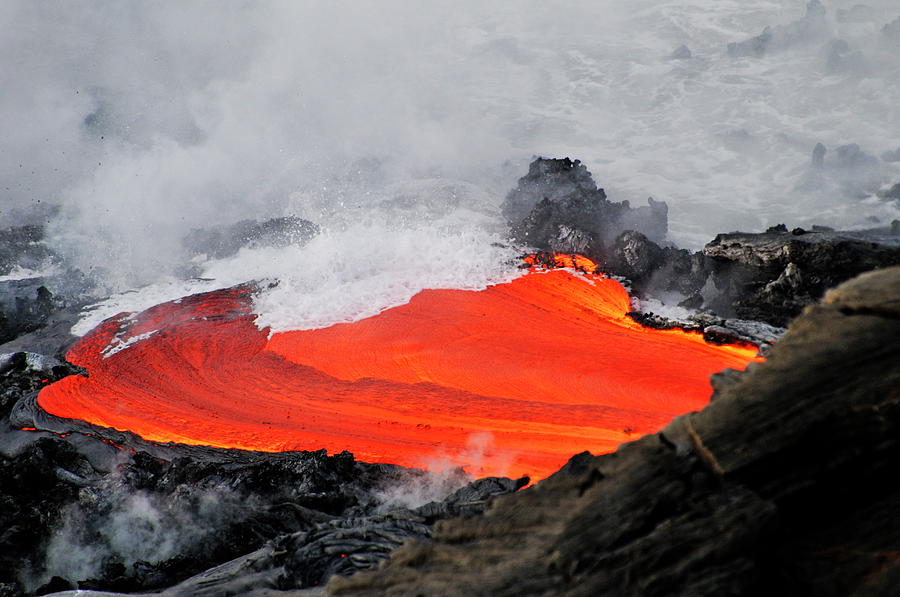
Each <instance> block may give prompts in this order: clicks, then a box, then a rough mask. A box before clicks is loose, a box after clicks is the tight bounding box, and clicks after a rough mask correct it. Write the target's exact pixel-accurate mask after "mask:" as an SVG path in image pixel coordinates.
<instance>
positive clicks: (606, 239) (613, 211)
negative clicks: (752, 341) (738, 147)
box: [504, 146, 900, 327]
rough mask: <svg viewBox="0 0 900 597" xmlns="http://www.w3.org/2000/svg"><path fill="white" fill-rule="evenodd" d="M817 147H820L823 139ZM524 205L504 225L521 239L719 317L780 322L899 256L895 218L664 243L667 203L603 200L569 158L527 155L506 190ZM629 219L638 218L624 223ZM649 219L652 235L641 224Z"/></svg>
mask: <svg viewBox="0 0 900 597" xmlns="http://www.w3.org/2000/svg"><path fill="white" fill-rule="evenodd" d="M847 147H849V146H847ZM856 149H857V150H858V147H857V148H856ZM838 152H839V153H840V154H841V155H843V156H844V157H845V158H846V160H850V161H853V160H855V159H863V158H861V157H859V155H858V152H854V151H853V150H852V149H847V148H845V147H842V148H839V150H838ZM819 153H820V154H821V155H820V156H819V157H823V156H824V147H822V149H821V151H819ZM854 156H856V157H854ZM814 157H815V156H814ZM540 197H543V198H542V199H539V198H540ZM535 202H536V203H535ZM530 205H534V207H533V208H532V209H531V211H530V212H528V213H527V215H526V216H524V218H523V219H522V220H521V221H520V222H519V223H518V224H514V225H513V226H512V228H511V234H512V236H513V237H514V238H515V239H517V240H518V241H519V242H522V243H523V244H526V245H528V246H531V247H535V248H537V249H540V250H544V251H553V252H560V253H581V254H584V255H587V256H588V257H590V258H591V259H593V260H595V261H597V262H598V263H599V264H600V267H601V269H602V270H603V271H604V272H607V273H610V274H613V275H616V276H621V277H624V278H626V279H628V280H629V282H630V283H631V287H632V289H633V290H634V292H635V293H636V295H637V296H639V297H641V298H644V297H648V296H656V297H659V296H669V297H672V296H678V297H680V299H681V305H682V306H684V307H688V308H691V309H704V310H706V311H711V312H712V313H713V314H715V315H716V316H718V317H719V318H720V319H735V318H736V319H743V320H754V321H761V322H766V323H768V324H770V325H773V326H776V327H784V326H785V325H787V323H788V322H789V321H790V320H791V319H792V318H793V317H796V316H797V315H798V314H799V313H800V311H801V310H802V309H803V307H804V306H806V305H809V304H811V303H813V302H815V301H816V300H818V299H819V298H821V297H822V295H823V294H824V292H825V291H826V290H827V289H828V288H832V287H834V286H835V285H837V284H839V283H841V282H843V281H846V280H849V279H850V278H852V277H854V276H856V275H858V274H860V273H862V272H865V271H869V270H872V269H876V268H883V267H889V266H892V265H897V264H900V228H897V227H896V226H895V227H892V228H883V229H872V230H866V231H834V230H831V229H829V228H824V227H814V228H813V230H811V231H806V230H802V229H800V228H795V229H793V230H790V231H789V230H788V228H787V227H786V226H784V225H779V226H773V227H772V228H770V229H769V230H767V231H766V232H764V233H741V232H733V233H728V234H720V235H718V236H717V237H716V238H715V239H714V240H712V241H711V242H710V243H708V244H707V245H706V246H705V247H704V248H703V250H702V251H699V252H695V253H691V252H690V251H687V250H685V249H678V248H676V247H671V246H662V245H661V241H662V239H663V238H664V236H665V221H666V220H665V214H666V208H665V204H664V203H659V202H655V201H652V200H651V207H650V208H649V209H648V208H640V209H638V210H632V209H630V208H629V207H627V204H621V203H610V202H609V201H608V200H607V199H606V194H605V193H604V192H603V190H602V189H597V188H596V185H594V182H593V179H592V178H591V175H590V173H589V172H588V171H587V169H586V168H585V167H584V166H583V165H582V164H581V163H580V162H579V161H578V160H575V161H574V162H573V161H570V160H569V159H568V158H565V159H557V160H550V159H544V158H539V159H537V160H535V161H534V162H532V164H531V166H530V168H529V172H528V175H527V176H525V177H523V178H522V179H520V180H519V185H518V186H517V187H516V189H515V190H513V191H512V192H510V194H509V195H508V196H507V198H506V202H505V203H504V210H505V213H506V215H507V217H508V218H509V219H510V221H515V218H516V217H518V216H519V215H521V214H522V213H525V211H526V209H527V207H528V206H530ZM623 205H625V207H623ZM660 206H661V207H660ZM642 210H643V211H642ZM630 224H638V225H637V226H635V227H633V228H627V226H629V225H630ZM641 226H643V228H642V227H641ZM648 226H649V227H650V228H653V229H654V230H655V232H654V234H655V236H654V235H648V234H647V233H645V232H644V231H646V230H647V227H648ZM623 227H625V228H623ZM623 230H624V231H623ZM642 230H644V231H642ZM611 233H612V234H613V236H612V237H610V234H611Z"/></svg>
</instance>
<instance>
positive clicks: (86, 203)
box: [0, 0, 900, 325]
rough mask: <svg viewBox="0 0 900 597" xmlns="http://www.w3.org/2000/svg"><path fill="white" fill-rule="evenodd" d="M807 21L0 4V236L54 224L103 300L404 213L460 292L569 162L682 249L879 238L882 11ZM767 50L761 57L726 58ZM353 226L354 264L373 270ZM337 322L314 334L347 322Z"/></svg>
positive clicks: (888, 164)
mask: <svg viewBox="0 0 900 597" xmlns="http://www.w3.org/2000/svg"><path fill="white" fill-rule="evenodd" d="M806 14H807V7H806V2H805V1H804V0H791V1H790V2H772V1H769V0H753V1H749V2H716V1H714V0H677V1H676V0H670V1H662V2H660V1H659V0H634V1H633V2H628V3H621V2H613V1H612V0H602V1H598V2H581V3H578V2H576V3H573V2H562V1H548V2H542V3H538V4H530V5H528V6H515V5H510V4H508V3H482V2H466V1H463V2H460V1H454V2H429V3H428V4H427V5H421V4H418V3H412V2H393V1H379V2H320V3H308V2H287V1H285V2H268V3H244V2H230V3H222V2H213V1H209V2H191V3H181V2H159V3H142V2H130V1H121V0H107V1H99V2H97V1H93V2H86V1H85V2H68V3H65V4H46V3H37V2H30V1H28V0H21V1H15V0H13V1H10V2H5V3H3V4H2V6H0V50H2V51H3V53H4V56H5V57H6V59H5V60H4V62H3V65H2V66H0V78H2V83H3V88H4V90H5V91H4V94H2V97H0V126H2V128H3V131H4V134H3V136H2V137H0V155H2V157H3V159H2V160H0V177H2V180H3V182H4V184H3V185H2V187H0V193H2V202H0V210H2V214H0V216H2V219H3V222H4V223H6V222H7V221H9V222H14V221H16V220H18V219H27V217H26V216H27V214H29V213H30V214H39V215H40V216H41V217H49V216H47V212H46V210H44V211H41V209H40V208H39V205H45V204H47V203H52V204H59V205H61V206H62V210H61V212H60V213H59V214H58V215H57V216H55V218H54V219H53V233H54V235H55V240H54V243H55V245H56V247H57V248H58V249H59V250H61V251H62V252H64V253H65V254H66V256H67V257H68V258H69V259H70V260H71V261H72V262H73V263H74V264H76V265H78V266H79V267H80V268H82V269H83V270H84V271H87V272H92V273H93V274H94V275H95V277H97V278H98V279H99V280H100V281H101V282H102V284H103V289H104V290H108V291H121V290H126V289H130V288H134V287H136V286H140V285H144V284H148V283H156V282H159V281H160V279H162V278H164V277H166V276H169V275H173V274H176V273H177V272H178V271H179V268H181V267H182V266H183V265H184V263H185V261H186V260H187V259H188V258H189V256H188V255H186V254H185V250H184V248H183V244H182V239H183V238H184V237H185V235H187V234H188V233H189V231H190V230H191V229H193V228H202V227H207V226H210V225H215V224H227V223H230V222H234V221H236V220H238V219H241V218H253V219H265V218H269V217H275V216H284V215H300V216H303V217H307V218H309V219H311V220H312V221H314V222H315V223H317V224H319V225H321V226H323V227H324V228H325V229H326V230H330V231H331V234H332V236H330V237H329V238H330V239H331V240H330V241H329V240H327V239H326V240H323V241H321V242H322V243H328V242H336V239H337V236H335V235H339V234H343V233H344V231H346V230H349V229H350V228H349V227H348V222H354V221H366V220H368V219H369V218H370V217H371V215H372V214H373V213H374V214H377V215H378V217H380V218H381V219H382V220H384V219H385V218H387V219H390V218H391V217H392V214H394V213H395V211H392V210H396V209H403V210H405V211H404V212H403V214H404V215H403V218H405V219H406V221H405V222H404V225H405V226H406V228H407V229H408V230H415V229H420V230H421V234H423V235H429V236H432V237H433V238H434V243H433V244H434V245H435V246H434V247H433V251H434V252H439V249H440V245H441V243H442V242H444V240H445V237H444V235H442V234H441V233H438V234H437V235H434V234H433V232H434V230H435V229H436V228H441V227H442V226H444V225H445V224H446V223H447V221H451V222H453V223H455V224H457V225H458V226H462V227H465V225H466V224H460V222H464V221H465V218H467V217H470V216H471V217H473V218H474V219H473V222H472V223H471V224H470V225H471V227H472V228H473V229H474V230H473V231H471V232H468V233H465V234H468V235H469V236H468V240H469V241H470V242H471V244H472V249H473V250H472V251H471V252H469V253H461V252H455V245H454V243H455V242H456V241H455V238H457V236H458V234H459V233H458V232H453V233H452V234H450V235H449V240H448V241H447V242H448V243H449V245H448V250H447V251H446V252H445V253H444V255H445V256H444V260H445V261H444V262H445V264H446V266H447V267H448V268H452V267H455V266H457V265H458V266H460V267H461V269H463V270H465V269H466V268H469V271H471V269H472V268H478V267H480V266H479V262H472V261H471V255H473V254H479V252H480V251H483V250H487V249H489V248H490V246H491V243H492V242H494V241H496V240H498V238H499V237H501V236H502V233H501V232H498V225H500V224H502V222H501V220H500V218H499V216H498V215H497V210H496V206H497V205H498V204H499V201H500V199H501V198H502V195H503V194H504V193H505V192H506V190H507V189H509V188H511V187H512V186H513V184H514V182H515V178H516V177H517V176H520V175H521V174H523V173H524V172H525V169H526V166H527V163H528V161H529V160H530V159H531V157H532V156H533V155H535V154H541V155H550V156H562V155H569V156H572V157H578V158H580V159H582V160H583V161H584V162H585V163H586V164H587V165H588V167H589V169H590V170H591V171H592V172H593V173H594V175H595V178H596V179H597V181H598V184H599V185H600V186H603V187H605V188H606V190H607V191H608V193H609V195H610V197H611V198H613V199H615V200H621V199H629V200H631V201H632V202H633V203H634V202H636V203H641V204H642V203H643V202H644V200H645V199H646V197H647V196H648V195H652V196H654V197H655V198H657V199H661V200H665V201H667V202H668V203H669V205H670V212H669V213H670V231H671V233H670V236H671V238H672V240H674V241H676V242H678V243H680V244H682V245H685V246H690V247H697V246H698V245H699V244H702V243H703V242H706V241H708V240H709V239H710V238H711V237H712V235H713V234H714V233H716V232H721V231H726V230H733V229H746V230H760V229H762V228H764V227H766V226H768V225H771V224H774V223H779V222H782V221H783V222H785V223H787V224H788V225H789V226H796V225H809V224H811V223H820V224H826V225H837V226H862V225H873V224H875V223H878V222H880V223H882V224H884V223H887V222H889V221H890V220H891V219H893V218H895V217H898V216H900V210H898V207H897V204H896V202H894V203H889V202H886V201H883V200H879V199H875V198H874V197H873V196H874V194H875V192H877V191H878V189H879V187H880V186H881V185H884V184H888V183H892V182H896V181H897V180H900V161H891V160H890V159H889V158H890V156H892V155H894V154H893V153H890V152H896V151H897V150H898V148H900V133H898V132H897V131H900V111H898V110H897V108H896V101H895V99H894V95H895V94H894V93H893V91H894V90H896V89H897V88H898V84H900V22H898V21H896V20H895V19H897V18H898V17H900V7H898V6H897V4H896V1H895V0H867V1H866V2H865V3H864V5H861V4H860V3H859V0H832V1H828V2H825V3H824V14H822V11H820V10H819V9H818V8H815V7H814V9H813V10H811V11H810V14H811V15H812V17H808V16H807V17H805V16H804V15H806ZM810 19H811V20H810ZM767 26H772V29H771V30H770V33H771V35H772V36H773V41H772V43H771V44H770V45H769V47H767V48H764V51H762V52H758V53H754V52H750V53H749V54H741V53H740V52H738V53H737V54H735V55H729V52H728V50H727V48H728V44H729V43H732V42H744V41H746V40H749V39H751V38H753V37H756V36H759V35H760V34H762V33H763V31H764V28H765V27H767ZM682 45H684V46H685V47H686V49H687V50H685V49H682V50H679V51H678V52H675V53H674V54H673V50H676V48H679V47H680V46H682ZM817 143H822V144H823V145H824V146H825V147H827V149H828V151H827V153H826V155H825V156H824V159H823V160H822V163H821V164H820V166H814V165H813V164H812V161H811V159H812V151H813V147H815V145H816V144H817ZM853 144H856V145H857V146H858V151H857V150H854V149H853V147H852V145H853ZM840 148H843V149H840ZM882 155H885V156H888V157H886V158H884V159H882V157H880V156H882ZM423 181H425V182H423ZM429 181H430V182H429ZM448 185H449V186H455V188H462V189H469V191H468V192H469V195H470V196H471V197H479V201H480V202H481V203H482V204H483V205H481V206H480V209H481V211H478V210H475V211H476V212H477V213H478V214H479V215H478V216H477V217H474V216H472V214H473V213H474V212H473V210H472V209H471V208H470V207H471V206H466V207H465V208H457V207H454V208H453V209H447V208H446V206H443V207H442V209H436V208H437V207H440V206H441V205H442V203H441V202H442V201H443V198H444V197H446V195H445V194H442V193H443V192H444V190H446V188H447V187H448ZM406 188H413V189H414V190H415V192H413V193H411V194H410V193H407V192H406V190H404V189H406ZM38 201H40V202H41V203H40V204H38ZM386 201H387V203H385V202H386ZM404 201H405V202H404ZM423 206H424V207H423ZM23 214H24V215H23ZM34 217H37V216H34ZM7 218H8V219H7ZM362 226H363V228H360V229H358V233H359V234H369V236H367V237H364V238H360V239H359V243H368V245H369V246H371V248H372V253H373V254H375V255H382V256H385V255H390V254H394V253H397V249H396V248H393V247H385V246H383V245H385V244H390V243H392V242H394V240H395V239H394V238H393V237H392V236H391V235H387V236H385V235H380V232H379V231H380V229H379V228H378V227H372V228H370V229H369V232H365V230H364V227H365V225H364V224H363V225H362ZM457 230H458V228H457ZM409 234H414V233H413V232H410V233H409ZM404 242H405V241H404ZM401 244H402V243H401ZM416 249H417V250H420V248H419V247H416ZM316 250H318V249H316V247H314V246H311V248H310V251H316ZM334 250H335V251H338V252H342V251H344V249H343V248H342V247H340V246H338V245H337V244H335V246H334ZM429 250H432V248H429ZM292 251H293V252H295V253H296V251H295V249H293V248H291V249H288V252H292ZM296 254H297V255H298V256H300V255H301V254H300V253H296ZM351 254H353V255H355V254H357V249H356V248H353V247H349V248H348V249H347V253H346V255H345V256H344V257H340V258H336V261H338V262H340V261H341V260H342V259H343V260H344V261H347V260H348V259H349V258H350V255H351ZM302 258H304V259H307V260H310V256H307V255H305V254H303V257H302ZM460 258H461V259H462V261H461V262H459V261H458V259H460ZM272 261H273V262H275V261H280V262H281V263H283V264H284V265H285V267H286V268H288V269H287V273H286V274H285V275H284V276H282V275H281V274H283V273H285V272H277V273H278V274H279V276H278V277H279V278H281V279H282V285H281V286H279V288H281V289H289V288H299V289H300V290H304V291H305V289H306V286H305V282H302V281H301V282H298V283H299V284H300V286H299V287H295V286H294V284H295V281H292V280H291V279H287V278H291V276H292V275H293V274H291V272H296V271H297V267H298V264H297V261H296V260H294V259H291V258H288V257H283V258H280V259H276V258H274V257H273V258H272ZM248 263H254V260H253V259H249V261H248ZM420 263H422V264H425V265H424V267H426V269H427V268H430V267H432V265H431V264H432V263H433V262H432V261H431V260H421V261H420ZM232 265H233V266H234V267H236V268H239V267H242V265H241V262H240V260H237V261H235V262H234V263H233V264H232ZM370 265H372V267H373V268H374V269H371V271H372V274H373V275H375V276H392V275H395V272H394V268H395V265H396V262H390V261H389V260H381V261H379V262H378V263H377V264H370ZM247 267H248V268H249V267H251V266H249V265H248V266H247ZM271 269H272V268H268V269H267V272H270V273H271ZM399 269H400V271H399V273H397V274H396V275H398V276H400V277H403V276H407V274H408V272H404V270H405V269H406V266H402V267H400V268H399ZM238 273H239V274H240V276H237V275H236V277H243V278H244V279H249V278H254V277H257V274H256V272H255V271H253V270H251V269H248V270H247V271H242V272H238ZM429 275H430V274H428V273H427V272H425V274H424V275H423V279H425V278H428V276H429ZM493 275H494V272H491V271H487V270H479V272H478V275H477V276H476V279H475V281H473V282H472V284H473V285H476V286H477V285H479V284H482V283H484V280H485V279H488V278H491V277H492V276H493ZM341 276H342V274H340V273H334V275H333V276H332V278H333V279H334V280H338V279H340V278H341ZM444 283H450V282H447V281H444ZM404 284H406V282H402V281H401V282H397V285H401V286H402V285H404ZM326 286H327V285H326ZM365 288H366V286H365V285H364V284H363V285H362V286H359V289H360V290H362V289H365ZM278 292H281V291H278ZM385 296H390V298H389V299H388V303H390V302H392V301H396V300H398V299H397V298H396V296H397V295H396V294H395V293H393V292H388V293H387V294H386V295H385ZM354 300H355V301H356V302H359V301H360V300H361V299H359V297H356V298H355V299H354ZM354 300H350V301H349V302H351V303H352V302H354ZM272 301H273V302H278V301H277V300H276V298H275V297H273V298H272ZM337 306H338V309H337V311H336V312H335V313H329V314H325V315H322V316H323V317H324V319H327V320H337V319H341V318H343V317H345V316H346V313H347V312H350V311H354V312H355V311H356V310H358V309H357V307H353V308H351V309H349V310H348V308H347V305H346V304H345V301H338V302H337ZM384 306H385V305H384V304H382V305H380V306H373V307H372V309H374V310H376V311H377V310H378V309H380V308H383V307H384ZM372 309H370V310H372ZM309 316H311V317H312V316H314V317H319V314H314V313H310V315H309ZM304 317H305V316H304ZM271 320H272V322H273V323H276V324H277V325H281V324H280V323H278V321H279V318H278V317H276V316H274V315H273V316H272V318H271ZM291 325H293V324H291Z"/></svg>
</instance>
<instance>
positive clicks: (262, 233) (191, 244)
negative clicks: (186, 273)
mask: <svg viewBox="0 0 900 597" xmlns="http://www.w3.org/2000/svg"><path fill="white" fill-rule="evenodd" d="M318 233H319V227H318V226H316V225H315V224H313V223H312V222H310V221H309V220H304V219H303V218H298V217H296V216H287V217H283V218H271V219H269V220H264V221H262V222H257V221H255V220H241V221H240V222H236V223H234V224H231V225H229V226H218V227H211V228H206V229H197V230H192V231H191V233H190V234H189V235H188V236H187V237H186V238H185V239H184V241H183V243H184V246H185V248H187V249H188V251H190V252H191V253H192V254H195V255H199V254H206V255H207V256H209V257H212V258H215V259H222V258H224V257H230V256H232V255H234V254H235V253H237V252H238V251H239V250H240V249H241V248H242V247H285V246H287V245H290V244H303V243H305V242H307V241H308V240H309V239H311V238H312V237H313V236H315V235H316V234H318Z"/></svg>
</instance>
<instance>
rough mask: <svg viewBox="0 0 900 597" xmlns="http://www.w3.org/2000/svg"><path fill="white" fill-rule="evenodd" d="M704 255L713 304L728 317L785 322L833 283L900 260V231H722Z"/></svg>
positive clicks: (716, 310) (777, 322) (719, 312)
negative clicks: (896, 232) (724, 232)
mask: <svg viewBox="0 0 900 597" xmlns="http://www.w3.org/2000/svg"><path fill="white" fill-rule="evenodd" d="M703 255H704V256H705V257H707V258H709V260H711V267H710V268H709V269H710V270H711V276H710V281H711V282H712V284H713V285H714V287H715V290H716V292H714V293H710V292H707V300H705V301H704V304H705V305H706V306H707V307H709V308H710V309H712V310H713V311H715V312H716V313H718V314H720V315H723V316H725V317H735V316H736V317H739V318H742V319H751V320H757V321H766V322H769V323H771V324H773V325H779V326H784V325H786V324H787V322H788V321H790V320H791V319H792V318H793V317H795V316H796V315H798V314H799V313H800V311H801V310H802V309H803V307H804V306H806V305H809V304H811V303H813V302H814V301H815V300H817V299H818V298H819V297H821V296H822V295H823V294H824V293H825V290H827V289H828V288H832V287H834V286H836V285H837V284H839V283H840V282H843V281H845V280H848V279H850V278H852V277H854V276H856V275H858V274H860V273H862V272H865V271H869V270H872V269H878V268H883V267H889V266H892V265H897V264H900V236H894V235H891V234H890V233H889V231H870V232H834V231H827V230H822V231H811V232H807V231H804V230H801V229H794V230H793V231H791V232H787V231H786V228H785V229H780V228H772V229H770V230H769V231H767V232H765V233H762V234H743V233H731V234H720V235H718V236H717V237H716V238H715V239H714V240H713V241H712V242H710V243H709V244H707V245H706V246H705V247H704V248H703Z"/></svg>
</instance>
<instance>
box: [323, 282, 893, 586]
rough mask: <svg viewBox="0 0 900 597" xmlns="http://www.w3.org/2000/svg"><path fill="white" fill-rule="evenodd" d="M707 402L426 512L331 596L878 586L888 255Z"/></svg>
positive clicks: (886, 511)
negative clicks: (518, 482) (467, 502)
mask: <svg viewBox="0 0 900 597" xmlns="http://www.w3.org/2000/svg"><path fill="white" fill-rule="evenodd" d="M716 383H717V386H718V391H717V395H716V397H715V398H714V400H713V402H712V403H711V404H710V406H708V407H707V408H706V409H704V410H703V411H701V412H699V413H693V414H690V415H686V416H684V417H680V418H678V419H676V420H675V421H674V422H673V423H672V424H671V425H670V426H669V427H667V428H666V429H665V430H664V431H662V432H661V433H658V434H654V435H649V436H645V437H644V438H642V439H640V440H638V441H636V442H633V443H630V444H626V445H623V446H622V447H621V448H620V449H619V450H618V451H617V452H615V453H614V454H609V455H605V456H599V457H592V456H590V455H589V454H581V455H578V456H576V457H574V458H573V459H572V460H571V461H570V462H569V464H568V465H566V467H564V468H563V469H562V470H561V471H560V472H559V473H557V474H556V475H554V476H553V477H551V478H549V479H547V480H545V481H543V482H541V483H539V484H538V485H537V486H535V487H532V488H530V489H527V490H525V491H524V492H521V493H519V494H517V495H515V496H507V497H501V498H498V499H497V500H496V501H495V502H494V503H493V507H491V508H490V509H489V510H488V511H487V512H486V513H485V515H484V516H483V517H480V518H472V519H455V520H451V521H445V522H442V523H439V524H438V525H436V527H435V530H434V533H433V540H432V541H431V542H416V543H413V544H407V545H405V546H404V547H402V548H401V549H399V550H398V551H397V552H395V553H394V554H393V555H392V556H391V559H390V561H389V562H388V564H387V565H386V566H385V567H384V568H382V569H381V570H379V571H377V572H374V573H363V574H359V575H356V576H353V577H351V578H338V577H335V578H333V579H332V581H331V582H330V584H329V586H328V588H329V594H331V595H340V596H351V595H352V596H357V595H359V596H362V595H384V594H390V595H457V594H465V595H492V596H502V595H604V594H605V595H635V596H642V597H647V596H654V595H660V596H662V595H693V596H698V595H699V596H702V595H710V596H712V595H716V596H719V595H751V594H753V595H759V594H778V595H828V596H837V595H891V594H894V592H895V590H896V586H897V584H896V583H897V580H898V579H900V562H898V560H897V558H896V553H897V552H898V550H900V523H898V519H897V517H896V511H897V509H898V507H900V477H898V476H897V475H896V469H897V466H898V463H900V268H890V269H885V270H883V271H879V272H871V273H867V274H864V275H862V276H860V277H859V278H857V279H855V280H853V281H851V282H848V283H846V284H844V285H843V286H841V287H839V288H838V289H836V290H833V291H831V292H829V293H828V294H827V295H826V296H825V298H824V299H823V301H822V302H821V303H819V304H817V305H815V306H811V307H808V308H807V309H806V310H805V312H804V314H803V315H802V316H801V317H799V318H797V319H796V320H795V321H794V322H793V324H792V326H791V328H790V329H789V331H788V333H787V335H786V336H785V337H784V338H783V339H782V340H781V341H780V342H779V343H778V344H777V345H776V346H775V348H774V349H773V350H772V353H771V355H770V357H769V359H768V360H767V361H766V362H765V363H762V364H759V365H756V366H755V367H754V368H753V369H752V370H751V371H749V372H747V373H745V374H731V375H725V376H720V377H719V378H718V379H717V382H716Z"/></svg>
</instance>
